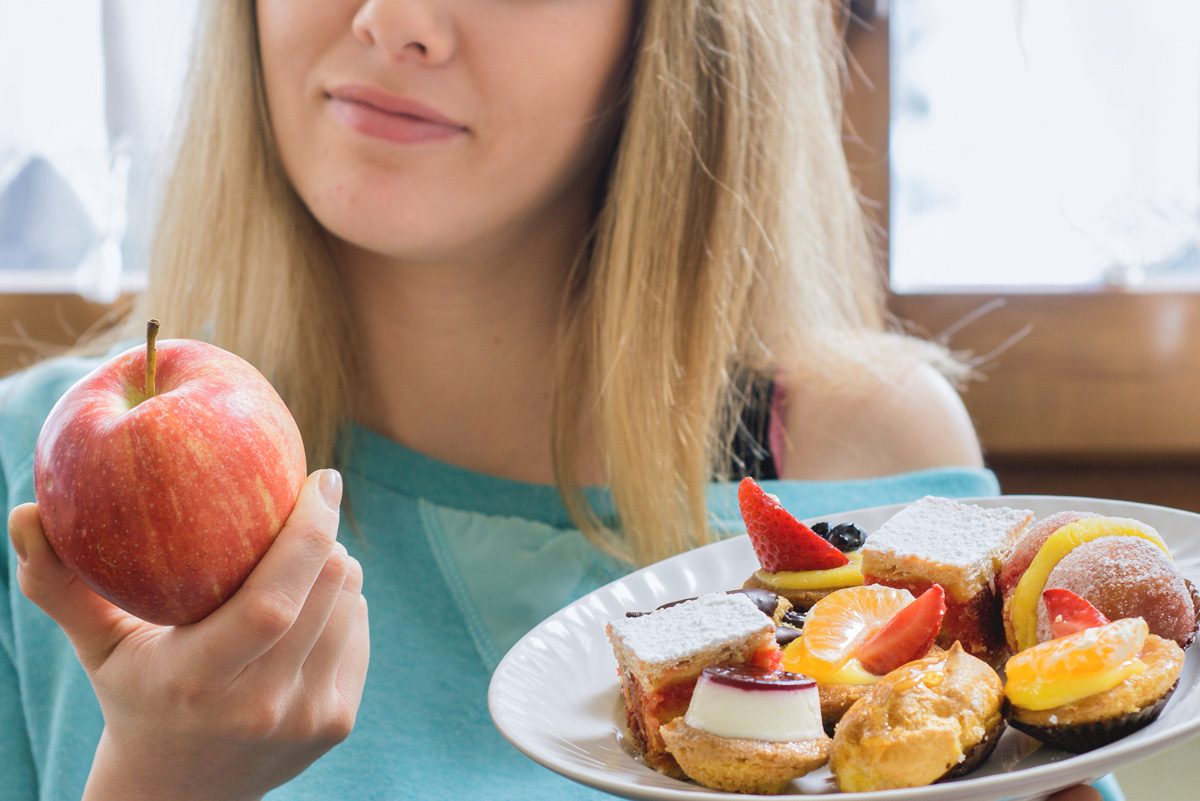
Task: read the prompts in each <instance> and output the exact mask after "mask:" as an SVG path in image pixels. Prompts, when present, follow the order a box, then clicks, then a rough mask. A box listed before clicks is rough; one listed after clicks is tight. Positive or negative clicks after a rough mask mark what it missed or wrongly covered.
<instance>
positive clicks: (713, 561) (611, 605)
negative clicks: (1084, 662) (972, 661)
mask: <svg viewBox="0 0 1200 801" xmlns="http://www.w3.org/2000/svg"><path fill="white" fill-rule="evenodd" d="M970 502H972V503H977V504H979V505H981V506H1011V507H1017V508H1023V509H1031V510H1033V512H1034V514H1035V516H1036V517H1038V518H1041V517H1045V516H1046V515H1049V514H1051V513H1053V512H1058V511H1063V510H1068V509H1078V510H1081V511H1094V512H1097V513H1099V514H1106V515H1113V516H1119V517H1132V518H1136V519H1138V520H1141V521H1143V522H1145V523H1149V524H1150V525H1152V526H1154V527H1155V528H1156V529H1158V531H1159V533H1161V534H1162V536H1163V539H1165V540H1166V542H1167V544H1168V545H1169V546H1170V548H1171V551H1172V553H1173V554H1174V555H1175V562H1176V565H1177V566H1178V567H1179V569H1180V570H1181V571H1182V572H1183V574H1184V575H1185V576H1187V577H1188V578H1189V579H1191V580H1192V581H1193V582H1194V583H1196V584H1197V586H1200V515H1197V514H1192V513H1190V512H1183V511H1179V510H1176V509H1167V508H1164V507H1161V506H1147V505H1143V504H1136V503H1126V502H1121V501H1108V500H1096V499H1091V498H1064V497H1049V496H1020V495H1010V496H1004V497H999V498H978V499H970ZM903 506H904V504H899V505H894V506H885V507H877V508H873V509H865V510H859V511H853V512H842V513H837V514H832V515H825V516H823V517H822V518H820V519H825V520H833V521H851V522H854V523H857V524H858V525H860V526H862V527H863V528H864V529H866V530H867V531H874V530H875V529H876V528H878V526H879V525H880V524H882V523H883V521H885V520H886V519H887V518H888V517H890V516H891V515H892V514H894V513H895V512H897V511H898V510H900V509H901V508H903ZM757 566H758V564H757V560H756V559H755V557H754V552H753V550H752V549H751V547H750V541H749V539H748V538H746V537H745V536H741V537H736V538H734V539H729V540H724V541H722V542H718V543H715V544H713V545H708V546H705V547H703V548H698V549H696V550H694V551H691V552H688V553H685V554H681V555H679V556H675V557H672V558H670V559H667V560H665V561H662V562H659V563H657V564H654V565H651V566H650V567H647V568H643V569H642V570H639V571H637V572H635V573H631V574H630V575H628V576H626V577H624V578H622V579H619V580H617V581H614V582H613V583H611V584H609V585H607V586H605V587H601V588H600V589H598V590H596V591H595V592H592V593H590V594H589V595H586V596H584V597H583V598H581V599H579V600H578V601H576V602H575V603H573V604H571V605H570V606H568V607H566V608H565V609H562V610H560V611H559V612H556V613H555V614H553V615H551V616H550V617H549V618H547V619H546V620H545V621H543V622H542V623H540V624H539V625H538V626H537V627H536V628H535V629H533V631H531V632H529V633H528V634H527V635H525V637H523V638H522V639H521V640H520V642H518V643H517V644H516V645H514V646H513V647H512V649H511V650H510V651H509V652H508V654H507V655H505V657H504V659H503V660H502V661H501V662H500V665H499V667H497V668H496V671H495V673H494V674H493V675H492V681H491V686H490V687H489V690H488V707H489V709H490V711H491V714H492V719H493V721H495V724H496V727H497V728H498V729H499V730H500V732H501V734H503V735H504V736H505V738H507V739H508V741H509V742H511V743H512V744H513V745H514V746H516V747H517V748H518V749H520V750H521V751H522V752H523V753H524V754H525V755H527V756H528V757H529V758H531V759H533V760H535V761H537V762H539V763H541V764H542V765H545V766H546V767H547V768H550V769H551V770H553V771H556V772H558V773H561V774H562V775H563V776H566V777H568V778H570V779H574V780H575V781H577V782H581V783H583V784H586V785H590V786H592V787H596V788H599V789H601V790H605V791H607V792H609V793H613V794H615V795H619V796H623V797H625V798H635V799H701V800H703V801H712V799H714V798H722V797H723V798H745V797H746V796H738V795H735V794H732V793H721V792H717V791H715V790H708V789H706V788H704V787H701V786H699V785H695V784H691V783H688V782H684V781H678V780H676V779H671V778H668V777H666V776H663V775H661V774H659V773H657V772H655V771H654V770H652V769H651V768H648V767H646V766H645V765H644V764H642V763H641V762H640V761H638V760H637V759H635V758H634V757H633V756H631V755H630V754H629V753H628V752H627V751H625V750H624V748H622V745H621V737H622V734H621V731H622V728H623V725H624V715H623V712H622V707H621V701H620V694H621V693H620V688H619V686H618V683H617V669H616V660H615V659H614V658H613V655H612V649H611V647H610V646H609V643H608V640H607V639H606V637H605V635H604V625H605V623H607V622H608V621H609V620H613V619H616V618H620V617H623V616H624V614H625V612H626V611H630V610H649V609H653V608H655V607H656V606H658V605H660V604H663V603H666V602H668V601H673V600H676V599H679V598H686V597H689V596H694V595H699V594H701V593H705V592H715V591H719V590H727V589H732V588H735V587H740V586H741V585H742V582H743V581H744V580H745V579H746V577H747V576H749V575H750V573H751V572H752V571H753V570H754V569H755V568H756V567H757ZM1198 734H1200V646H1197V647H1195V648H1190V649H1188V652H1187V660H1186V662H1185V664H1184V669H1183V675H1182V677H1181V678H1180V680H1179V687H1178V688H1177V689H1176V691H1175V695H1174V696H1173V697H1172V698H1171V701H1170V702H1169V703H1168V704H1167V707H1166V709H1165V710H1164V711H1163V713H1162V716H1161V717H1160V718H1159V719H1158V720H1157V721H1155V722H1154V723H1152V724H1151V725H1150V726H1148V727H1146V728H1145V729H1143V730H1142V731H1139V732H1136V733H1135V734H1132V735H1130V736H1128V737H1125V738H1124V739H1122V740H1119V741H1117V742H1115V743H1113V744H1111V745H1108V746H1105V747H1104V748H1099V749H1097V750H1095V751H1092V752H1090V753H1087V754H1081V755H1072V754H1068V753H1066V752H1063V751H1059V750H1056V749H1053V748H1050V747H1048V746H1042V747H1040V748H1039V747H1037V745H1038V744H1037V743H1036V741H1034V740H1033V739H1032V738H1029V737H1026V736H1025V735H1024V734H1021V733H1020V732H1017V731H1014V730H1012V729H1009V730H1008V731H1007V732H1006V733H1005V734H1004V736H1003V737H1002V738H1001V741H1000V744H999V746H998V747H997V749H996V751H995V753H994V754H993V755H992V756H991V758H990V759H989V760H988V762H987V763H986V764H985V765H984V766H983V767H981V768H980V769H979V770H977V771H975V772H974V773H972V774H970V775H969V776H966V777H963V778H961V779H958V780H956V781H950V782H946V783H944V784H936V785H933V786H930V787H916V788H911V789H906V790H893V791H890V792H875V793H845V794H840V795H839V796H838V798H839V800H840V801H859V800H860V799H861V801H868V800H869V801H892V800H893V799H894V800H895V801H901V799H914V798H921V799H931V800H932V799H939V800H940V801H950V800H951V799H956V800H957V801H967V799H970V801H991V800H992V799H1012V800H1013V801H1015V799H1028V798H1036V797H1040V796H1042V795H1044V794H1046V793H1048V792H1052V791H1054V790H1058V789H1061V788H1063V787H1068V786H1070V785H1073V784H1077V783H1079V782H1085V781H1091V780H1093V779H1096V778H1098V777H1100V776H1102V775H1104V774H1106V773H1109V772H1110V771H1112V770H1113V769H1114V768H1117V767H1119V766H1121V765H1124V764H1127V763H1129V762H1133V761H1136V760H1139V759H1143V758H1145V757H1148V756H1150V755H1151V754H1154V753H1156V752H1159V751H1162V750H1164V749H1166V748H1168V747H1170V746H1173V745H1176V744H1178V743H1179V742H1181V741H1183V740H1184V739H1187V738H1189V737H1193V736H1196V735H1198ZM831 782H832V778H831V776H830V774H829V771H828V768H823V769H822V770H821V771H818V772H815V773H813V774H810V775H809V776H806V777H804V778H803V779H801V780H798V781H797V782H796V783H795V784H794V785H793V789H794V791H795V794H796V795H801V794H807V793H821V792H834V788H833V786H832V784H831ZM784 797H787V796H784ZM793 797H794V796H793Z"/></svg>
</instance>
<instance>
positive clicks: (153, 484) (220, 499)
mask: <svg viewBox="0 0 1200 801" xmlns="http://www.w3.org/2000/svg"><path fill="white" fill-rule="evenodd" d="M155 383H156V385H157V392H156V394H154V395H153V396H152V397H149V398H147V397H146V391H145V387H146V347H145V346H141V345H139V346H136V347H134V348H131V349H130V350H127V351H125V352H124V353H122V354H120V355H118V356H116V357H114V358H113V359H112V360H110V361H109V362H107V363H105V364H103V365H101V366H100V367H98V368H97V369H96V370H94V371H93V372H91V373H90V374H88V375H87V376H85V377H84V378H82V379H80V381H79V382H77V383H76V384H75V385H74V386H72V387H71V388H70V389H69V390H67V392H66V393H65V394H64V395H63V396H62V397H61V398H60V399H59V400H58V402H57V403H56V404H55V405H54V408H53V409H52V410H51V411H50V414H49V416H48V417H47V418H46V422H45V423H44V424H43V426H42V430H41V433H40V434H39V436H38V441H37V445H36V448H35V452H34V488H35V492H36V496H37V502H38V513H39V516H40V517H41V521H42V526H43V528H44V529H45V532H46V538H47V540H48V541H49V543H50V545H51V547H52V548H53V549H54V551H55V553H57V554H58V556H59V558H60V559H61V560H62V561H63V563H64V564H65V565H67V567H69V568H70V569H71V570H73V571H74V572H75V573H76V574H77V575H79V577H80V578H81V579H82V580H83V581H84V583H86V584H87V585H88V586H89V587H91V588H92V590H94V591H95V592H96V593H98V594H99V595H101V596H103V597H104V598H106V599H108V600H109V601H111V602H112V603H113V604H115V605H117V606H119V607H121V608H122V609H125V610H126V611H128V612H130V613H132V614H134V615H136V616H138V617H140V618H142V619H143V620H146V621H149V622H151V623H158V624H162V625H183V624H187V623H193V622H195V621H197V620H200V619H202V618H204V617H205V616H207V615H208V614H209V613H210V612H212V611H213V610H214V609H216V608H217V607H218V606H220V605H221V604H222V603H224V602H225V601H226V600H227V599H228V598H229V597H230V596H231V595H232V594H233V593H234V592H235V591H236V590H237V589H238V587H240V586H241V585H242V583H243V582H244V581H245V579H246V577H247V576H248V575H249V574H250V572H251V571H252V570H253V569H254V566H255V565H256V564H258V561H259V560H260V559H261V558H262V556H263V554H264V553H266V551H267V549H268V548H269V547H270V545H271V543H272V542H273V541H274V539H275V536H276V535H277V534H278V533H279V530H280V529H281V528H282V527H283V524H284V522H285V521H286V520H287V518H288V516H289V515H290V514H291V512H292V508H293V507H294V506H295V503H296V498H297V496H298V494H299V492H300V486H301V485H302V484H303V482H304V479H305V476H306V475H307V472H308V471H307V464H306V460H305V455H304V443H303V441H302V439H301V436H300V431H299V429H298V428H297V426H296V422H295V420H294V419H293V418H292V415H291V413H290V412H289V411H288V409H287V406H286V405H285V404H284V403H283V400H282V399H281V398H280V397H279V394H278V393H277V392H276V391H275V389H274V387H272V386H271V384H270V382H268V381H267V379H266V378H264V377H263V376H262V374H261V373H259V372H258V371H257V370H256V369H255V368H254V367H252V366H251V365H250V364H249V363H248V362H246V361H244V360H243V359H241V358H240V357H238V356H235V355H234V354H232V353H229V352H227V351H224V350H222V349H220V348H217V347H216V346H213V345H210V344H207V343H205V342H200V341H196V340H183V339H179V340H166V341H163V342H160V343H158V357H157V378H156V381H155Z"/></svg>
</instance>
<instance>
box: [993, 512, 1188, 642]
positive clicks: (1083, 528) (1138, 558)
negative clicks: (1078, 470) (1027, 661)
mask: <svg viewBox="0 0 1200 801" xmlns="http://www.w3.org/2000/svg"><path fill="white" fill-rule="evenodd" d="M1001 589H1002V591H1003V593H1004V612H1003V619H1004V630H1005V636H1006V637H1007V638H1008V642H1009V645H1010V646H1011V647H1012V649H1013V650H1014V651H1020V650H1022V649H1025V648H1029V647H1032V646H1033V645H1036V644H1037V643H1039V642H1044V641H1046V640H1048V639H1050V635H1049V621H1048V620H1047V616H1046V608H1045V604H1044V603H1043V602H1042V600H1041V598H1042V592H1043V590H1046V589H1066V590H1070V591H1072V592H1074V593H1075V594H1077V595H1079V596H1081V597H1083V598H1085V599H1087V601H1089V602H1090V603H1091V604H1093V605H1094V606H1095V607H1096V608H1097V609H1099V610H1100V612H1102V613H1103V614H1105V615H1106V616H1108V618H1109V619H1112V620H1117V619H1119V618H1124V617H1141V618H1143V619H1144V620H1145V621H1146V623H1147V624H1148V625H1149V627H1150V633H1151V634H1154V635H1156V636H1159V637H1164V638H1166V639H1170V640H1174V641H1175V643H1176V644H1177V645H1179V646H1180V647H1181V648H1186V647H1188V646H1189V645H1190V644H1191V643H1192V641H1193V640H1194V639H1195V636H1196V628H1197V620H1198V619H1200V596H1198V595H1197V592H1196V588H1195V587H1194V586H1193V585H1192V583H1191V582H1189V581H1188V580H1187V579H1185V578H1184V577H1183V575H1182V574H1181V573H1180V572H1179V570H1178V569H1177V568H1176V567H1175V564H1174V561H1173V558H1172V556H1171V552H1170V549H1169V548H1167V544H1166V542H1164V541H1163V539H1162V537H1161V536H1159V534H1158V532H1157V531H1155V530H1154V528H1152V527H1151V526H1148V525H1146V524H1145V523H1142V522H1140V521H1138V520H1132V519H1129V518H1122V517H1105V516H1100V515H1088V514H1086V513H1081V512H1067V513H1060V514H1058V515H1053V516H1051V517H1049V518H1046V519H1045V520H1043V521H1040V522H1039V523H1037V524H1036V525H1034V526H1032V527H1031V528H1030V529H1029V531H1028V532H1027V533H1026V534H1025V535H1024V536H1023V537H1022V538H1021V540H1020V541H1019V542H1018V544H1017V546H1016V548H1014V550H1013V553H1012V555H1011V556H1010V557H1009V559H1008V561H1007V563H1006V564H1005V566H1004V569H1003V571H1002V572H1001Z"/></svg>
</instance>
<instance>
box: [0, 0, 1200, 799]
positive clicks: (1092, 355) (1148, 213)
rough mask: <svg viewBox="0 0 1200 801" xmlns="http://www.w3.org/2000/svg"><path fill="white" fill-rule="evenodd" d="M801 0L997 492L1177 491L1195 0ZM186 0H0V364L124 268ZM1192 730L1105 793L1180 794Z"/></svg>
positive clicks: (76, 323) (64, 332) (110, 292)
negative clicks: (832, 30) (956, 356)
mask: <svg viewBox="0 0 1200 801" xmlns="http://www.w3.org/2000/svg"><path fill="white" fill-rule="evenodd" d="M802 1H803V2H808V1H812V2H831V4H832V5H833V8H834V13H836V14H838V15H839V17H840V18H841V19H842V21H843V24H844V26H845V37H846V45H847V50H848V54H849V56H850V60H849V65H848V68H847V69H848V79H849V90H848V94H847V98H846V100H847V114H846V149H847V153H848V155H849V157H850V160H851V163H852V166H853V168H854V170H855V173H856V176H857V178H858V181H859V184H860V187H861V190H862V192H863V195H864V198H865V200H866V202H867V204H868V207H869V209H870V211H871V213H872V215H873V217H874V220H875V222H876V224H877V226H878V230H879V232H880V235H881V239H880V241H881V247H882V251H881V256H882V257H883V258H882V261H883V263H884V265H885V266H886V269H887V271H888V281H889V286H890V287H891V295H890V300H891V307H892V309H893V311H894V313H895V314H896V316H897V318H898V319H899V320H901V321H903V323H904V324H905V325H907V326H909V327H910V328H911V329H912V330H914V331H917V332H920V333H923V334H925V335H927V336H931V337H935V338H938V339H940V340H942V341H945V342H947V343H948V344H949V345H950V346H951V347H953V348H954V349H956V350H959V351H962V352H963V353H966V354H969V355H970V358H971V359H972V360H973V361H974V363H975V364H976V369H977V371H978V373H979V376H980V377H979V380H976V381H974V382H972V383H971V384H970V385H969V386H968V387H967V388H966V390H965V393H964V397H965V399H966V402H967V405H968V408H969V409H970V411H971V414H972V417H973V419H974V421H975V424H976V426H977V428H978V429H979V432H980V435H981V438H982V441H983V446H984V450H985V456H986V458H987V461H988V464H989V466H990V467H991V468H992V469H994V470H995V471H996V472H997V474H998V475H999V476H1000V479H1001V485H1002V487H1003V489H1004V491H1006V492H1008V493H1034V494H1061V495H1083V496H1099V497H1109V498H1119V499H1127V500H1135V501H1143V502H1150V503H1159V504H1164V505H1168V506H1174V507H1180V508H1185V509H1191V510H1195V511H1200V419H1198V412H1200V2H1197V0H970V2H952V0H893V1H892V2H890V3H885V2H870V0H864V2H854V3H852V4H851V5H850V8H849V9H848V10H847V9H845V8H842V6H841V3H840V2H838V0H797V2H802ZM198 4H199V0H39V1H38V2H36V3H32V2H25V0H0V75H3V76H4V77H3V78H2V79H0V107H2V108H4V110H5V111H4V114H3V115H2V116H0V372H8V371H10V370H12V369H16V368H18V367H20V366H23V365H25V364H28V363H30V362H32V361H34V360H36V359H37V358H40V357H41V356H44V355H47V354H49V353H52V352H54V350H55V349H56V348H59V347H61V346H63V345H64V344H67V343H70V342H72V341H74V339H75V338H76V337H77V336H79V334H81V333H82V332H84V331H86V330H88V329H89V327H91V326H95V325H103V324H104V322H105V320H106V319H110V315H111V313H112V312H113V310H114V309H120V308H121V305H120V304H121V302H122V299H125V298H128V296H129V295H130V293H133V292H136V291H137V289H138V288H139V287H140V286H141V285H142V283H143V282H144V280H145V273H146V258H147V256H146V254H147V246H148V241H149V236H150V231H151V228H152V225H153V220H154V211H155V208H156V203H157V197H158V191H159V187H160V183H161V179H162V169H163V165H164V156H165V154H166V152H167V150H168V148H169V142H170V134H171V131H172V126H173V123H174V121H175V118H176V113H177V107H178V99H179V91H180V88H181V86H182V82H183V79H184V76H185V73H186V59H187V51H188V43H189V39H190V35H191V30H192V27H193V24H194V17H195V12H196V9H197V7H198ZM1188 753H1190V754H1192V755H1196V756H1200V745H1198V744H1195V743H1194V744H1192V745H1189V746H1184V748H1183V749H1177V750H1176V751H1175V752H1171V753H1169V754H1167V755H1165V756H1163V757H1159V758H1157V759H1155V760H1151V761H1149V762H1147V763H1143V764H1142V765H1139V766H1137V767H1135V768H1133V769H1130V770H1127V771H1123V772H1122V774H1121V776H1122V780H1123V782H1124V784H1125V785H1126V788H1127V792H1128V794H1129V797H1130V798H1131V799H1138V800H1140V799H1152V798H1153V799H1158V800H1159V801H1173V800H1174V799H1184V798H1185V797H1186V798H1188V799H1191V798H1194V797H1195V791H1194V788H1191V787H1185V783H1184V778H1185V777H1186V776H1189V775H1190V776H1195V768H1194V766H1190V767H1186V768H1185V764H1186V760H1187V758H1188ZM1151 788H1153V789H1151Z"/></svg>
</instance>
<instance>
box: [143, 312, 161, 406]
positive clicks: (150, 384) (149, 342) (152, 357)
mask: <svg viewBox="0 0 1200 801" xmlns="http://www.w3.org/2000/svg"><path fill="white" fill-rule="evenodd" d="M156 339H158V320H155V319H154V318H153V317H151V318H150V319H149V320H148V321H147V322H146V397H147V398H153V397H154V368H155V364H156V363H157V361H158V351H157V350H155V348H154V340H156Z"/></svg>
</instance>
